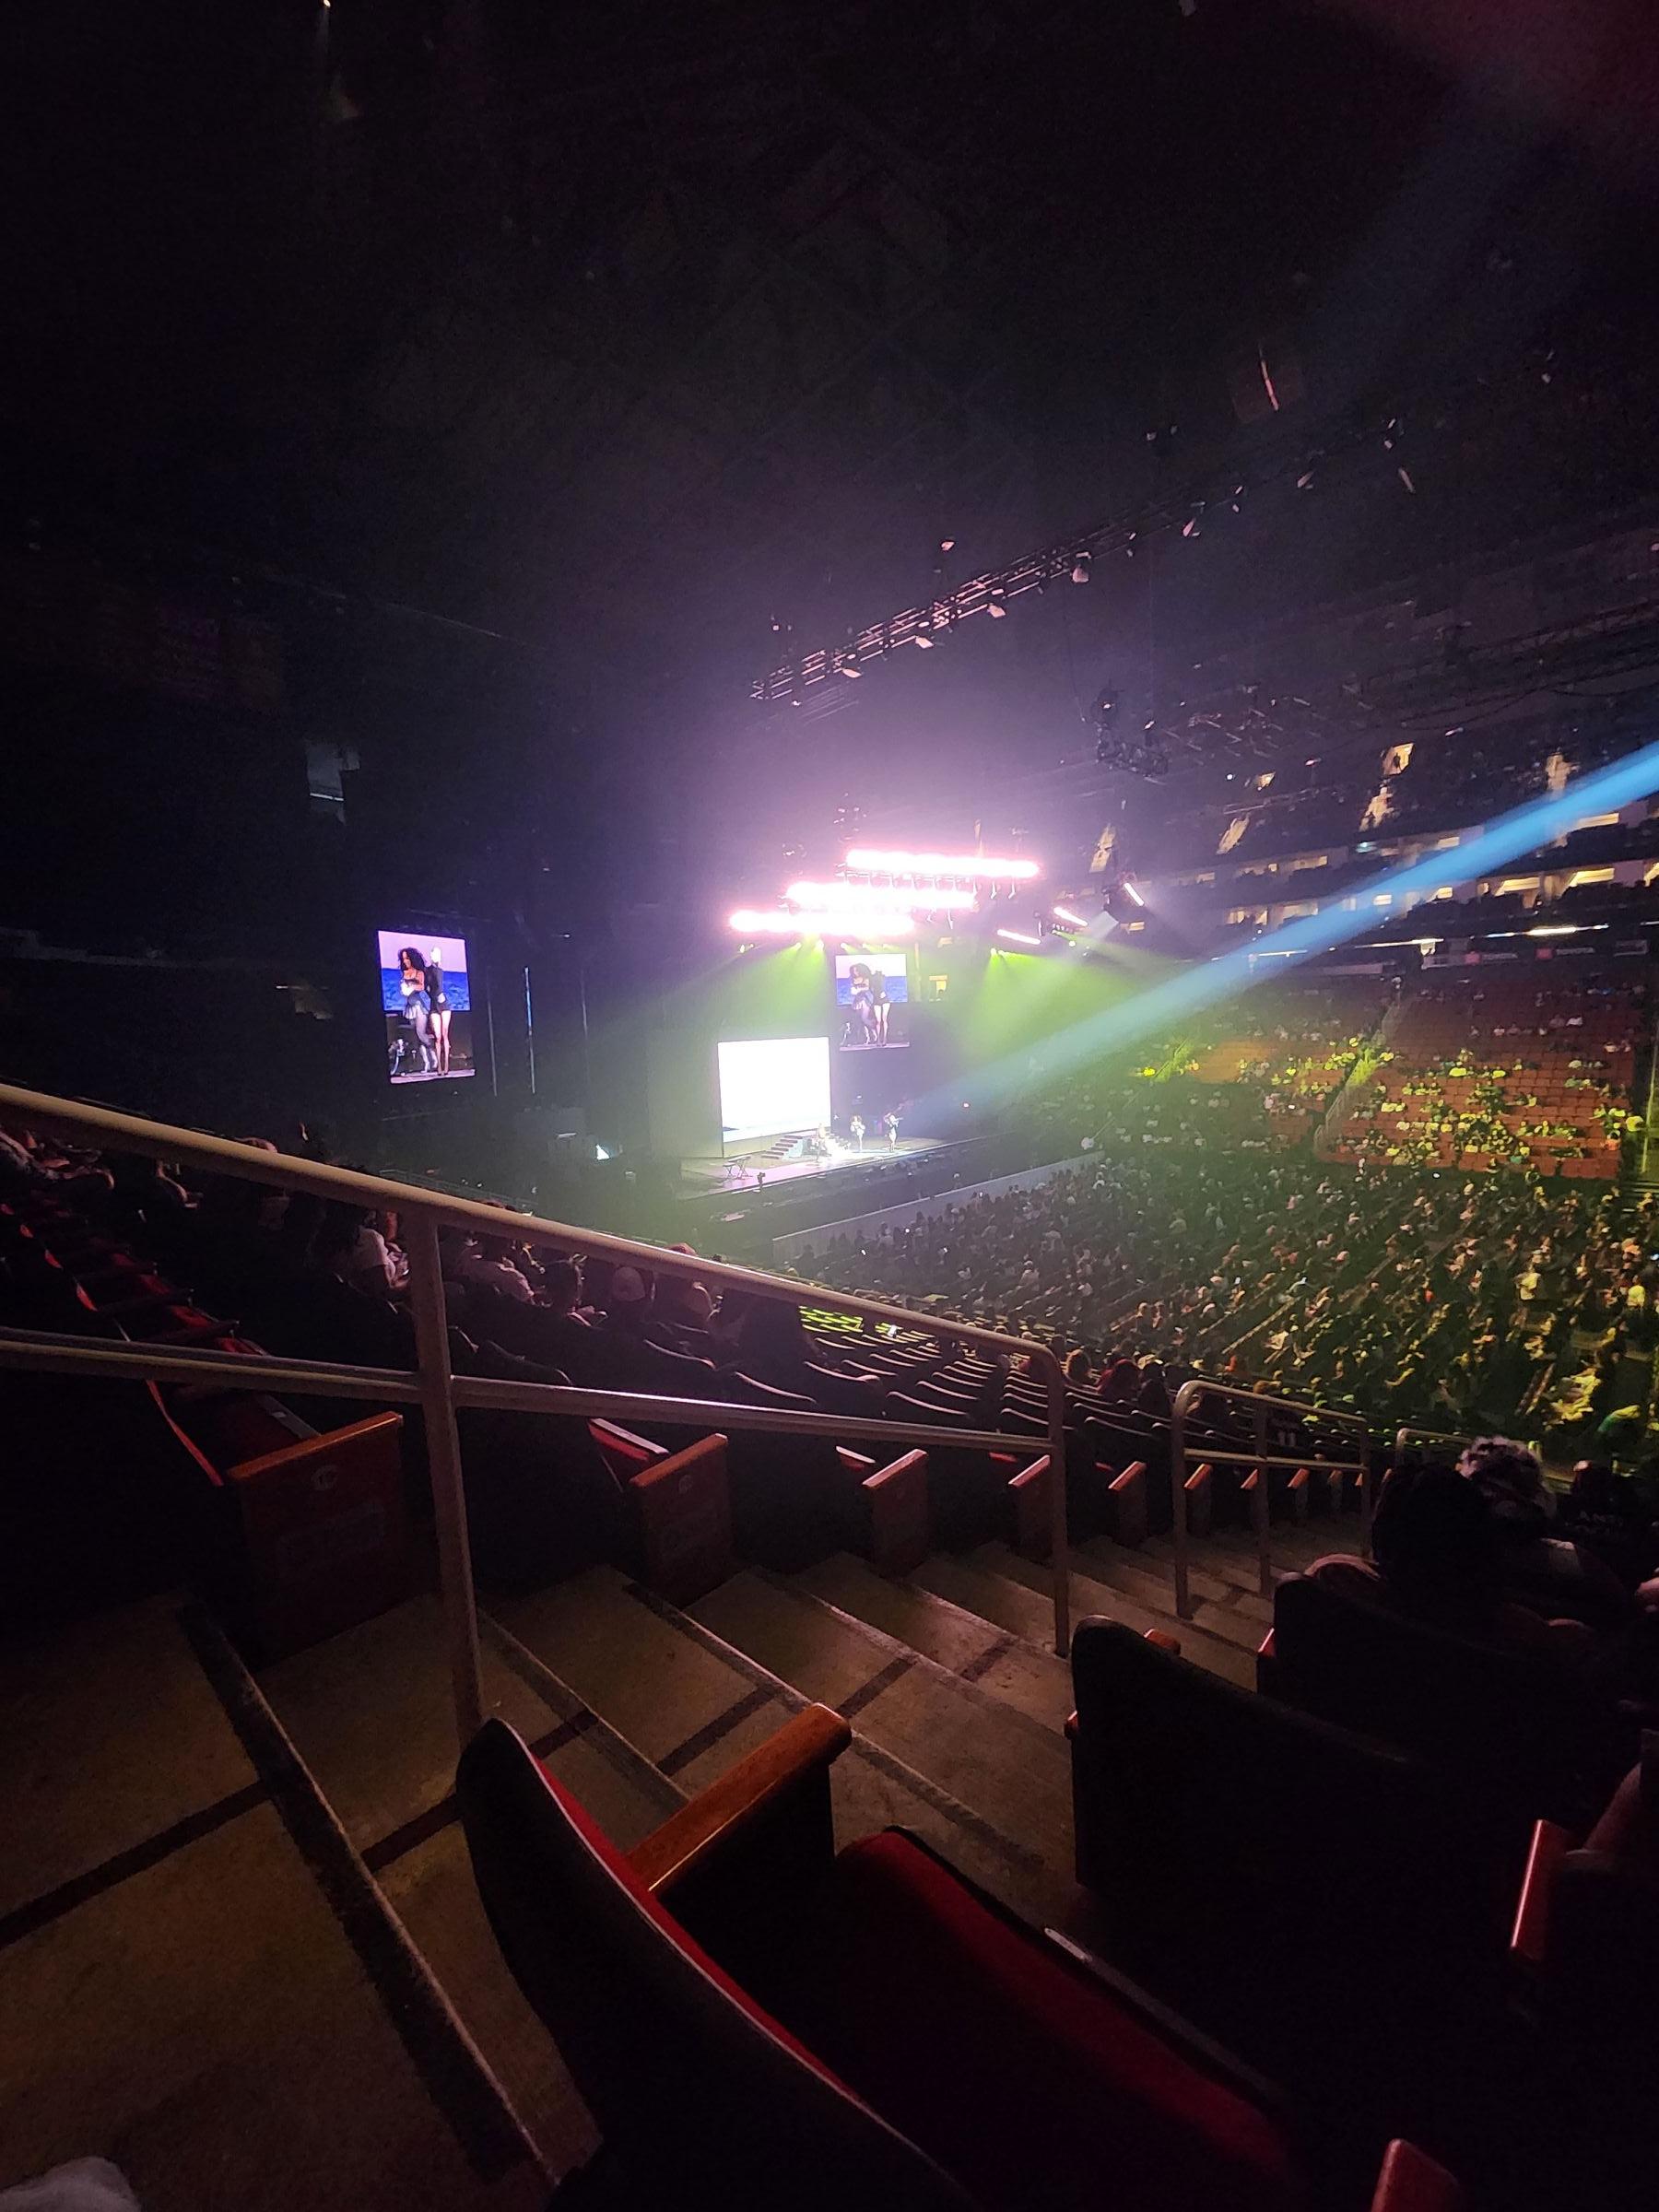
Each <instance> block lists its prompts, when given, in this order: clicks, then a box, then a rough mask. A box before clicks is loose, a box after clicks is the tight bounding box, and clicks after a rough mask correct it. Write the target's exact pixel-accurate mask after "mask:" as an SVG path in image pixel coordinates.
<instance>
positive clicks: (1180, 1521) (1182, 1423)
mask: <svg viewBox="0 0 1659 2212" xmlns="http://www.w3.org/2000/svg"><path fill="white" fill-rule="evenodd" d="M1192 1387H1193V1386H1192V1384H1191V1383H1190V1382H1183V1383H1182V1386H1181V1388H1180V1389H1179V1390H1178V1391H1177V1392H1176V1393H1175V1403H1174V1405H1173V1406H1172V1407H1171V1411H1170V1540H1171V1543H1172V1544H1173V1546H1174V1547H1175V1610H1176V1612H1177V1613H1179V1614H1180V1616H1181V1618H1182V1620H1191V1619H1192V1618H1193V1601H1192V1597H1191V1595H1190V1594H1189V1591H1188V1587H1187V1583H1188V1576H1187V1502H1186V1463H1187V1448H1186V1417H1187V1404H1188V1400H1187V1393H1188V1391H1190V1390H1191V1389H1192Z"/></svg>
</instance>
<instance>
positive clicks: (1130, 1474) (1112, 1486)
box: [1106, 1459, 1147, 1490]
mask: <svg viewBox="0 0 1659 2212" xmlns="http://www.w3.org/2000/svg"><path fill="white" fill-rule="evenodd" d="M1146 1471H1147V1463H1146V1461H1145V1460H1144V1459H1137V1460H1135V1461H1134V1462H1133V1463H1132V1464H1131V1465H1128V1466H1126V1467H1125V1468H1124V1471H1123V1473H1122V1474H1121V1475H1114V1476H1113V1477H1112V1480H1111V1481H1110V1482H1109V1483H1108V1484H1107V1486H1106V1487H1107V1488H1108V1489H1109V1490H1126V1489H1128V1488H1129V1487H1130V1485H1131V1484H1132V1483H1136V1482H1138V1481H1139V1480H1140V1478H1141V1477H1142V1476H1143V1475H1144V1474H1145V1473H1146Z"/></svg>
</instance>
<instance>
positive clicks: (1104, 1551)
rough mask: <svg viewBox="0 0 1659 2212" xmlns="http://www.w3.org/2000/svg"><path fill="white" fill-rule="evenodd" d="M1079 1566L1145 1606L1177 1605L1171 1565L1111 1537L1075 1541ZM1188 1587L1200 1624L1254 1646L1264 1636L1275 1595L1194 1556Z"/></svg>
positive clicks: (1170, 1607) (1171, 1609)
mask: <svg viewBox="0 0 1659 2212" xmlns="http://www.w3.org/2000/svg"><path fill="white" fill-rule="evenodd" d="M1073 1557H1074V1559H1075V1562H1076V1564H1077V1568H1078V1569H1079V1570H1080V1571H1081V1572H1083V1573H1084V1574H1088V1575H1092V1576H1093V1577H1094V1579H1095V1580H1096V1581H1097V1582H1102V1583H1108V1584H1109V1585H1110V1586H1111V1587H1112V1589H1114V1590H1121V1591H1122V1592H1123V1593H1124V1595H1125V1596H1126V1597H1133V1598H1135V1600H1137V1602H1138V1603H1140V1604H1142V1605H1145V1606H1149V1607H1150V1608H1151V1609H1152V1610H1153V1611H1154V1612H1168V1613H1170V1614H1171V1615H1173V1614H1174V1611H1175V1570H1174V1566H1173V1564H1172V1563H1171V1565H1169V1566H1168V1567H1166V1566H1164V1565H1163V1564H1162V1563H1161V1562H1154V1561H1150V1560H1146V1559H1139V1558H1138V1556H1137V1553H1136V1552H1135V1551H1128V1550H1125V1549H1124V1547H1123V1546H1122V1545H1121V1544H1113V1543H1112V1540H1111V1539H1110V1538H1109V1537H1106V1536H1094V1537H1091V1538H1089V1539H1088V1542H1086V1543H1083V1544H1079V1545H1078V1546H1077V1547H1076V1550H1075V1552H1074V1554H1073ZM1187 1592H1188V1595H1189V1596H1190V1597H1191V1598H1192V1599H1193V1601H1194V1604H1195V1606H1196V1608H1197V1609H1196V1611H1195V1612H1194V1616H1193V1618H1194V1620H1195V1621H1196V1623H1197V1624H1198V1626H1199V1627H1200V1628H1207V1629H1210V1630H1213V1631H1214V1632H1215V1633H1216V1634H1217V1635H1218V1636H1230V1637H1232V1638H1233V1639H1234V1640H1235V1641H1236V1640H1237V1639H1238V1638H1239V1637H1241V1636H1243V1637H1247V1638H1248V1639H1249V1640H1250V1648H1251V1650H1252V1651H1253V1650H1254V1649H1255V1647H1256V1645H1257V1644H1258V1643H1260V1641H1262V1631H1263V1630H1264V1629H1265V1628H1267V1627H1268V1626H1270V1625H1271V1623H1272V1620H1273V1601H1272V1599H1271V1598H1265V1597H1263V1596H1262V1595H1261V1594H1260V1593H1259V1591H1256V1590H1254V1589H1253V1588H1252V1589H1246V1588H1245V1587H1244V1586H1243V1584H1242V1583H1241V1582H1238V1581H1229V1580H1228V1579H1226V1578H1225V1577H1222V1576H1218V1575H1216V1574H1213V1573H1210V1572H1208V1571H1206V1568H1204V1567H1202V1566H1200V1565H1199V1564H1198V1563H1197V1562H1196V1560H1194V1562H1193V1564H1192V1566H1191V1568H1190V1570H1189V1572H1188V1576H1187Z"/></svg>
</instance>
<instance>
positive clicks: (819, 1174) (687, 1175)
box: [680, 1136, 943, 1198]
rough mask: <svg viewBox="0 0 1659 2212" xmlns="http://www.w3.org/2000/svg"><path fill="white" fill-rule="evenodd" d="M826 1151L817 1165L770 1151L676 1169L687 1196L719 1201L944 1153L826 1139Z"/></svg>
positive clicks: (921, 1140)
mask: <svg viewBox="0 0 1659 2212" xmlns="http://www.w3.org/2000/svg"><path fill="white" fill-rule="evenodd" d="M942 1149H943V1146H942V1141H941V1140H940V1139H939V1138H938V1137H933V1136H909V1137H905V1136H901V1137H900V1139H899V1142H898V1143H897V1144H896V1145H889V1144H888V1141H887V1139H886V1138H885V1137H881V1138H876V1137H866V1138H865V1142H864V1147H863V1149H862V1150H861V1149H860V1148H859V1147H857V1146H856V1145H845V1144H841V1143H840V1142H838V1141H837V1140H836V1139H835V1138H834V1137H831V1138H830V1152H829V1154H828V1156H827V1157H826V1158H824V1159H774V1158H773V1156H772V1153H771V1150H770V1149H762V1150H759V1151H755V1152H744V1153H740V1154H736V1155H734V1157H733V1158H732V1159H727V1160H724V1161H722V1160H718V1159H688V1160H683V1161H682V1162H681V1163H680V1173H681V1175H682V1176H683V1177H684V1179H685V1182H686V1183H687V1185H688V1190H689V1191H690V1193H691V1194H692V1195H694V1196H704V1197H710V1198H724V1197H726V1196H728V1195H729V1194H732V1193H734V1192H736V1191H756V1190H759V1189H761V1188H762V1187H764V1188H765V1189H767V1190H769V1191H770V1190H775V1189H778V1188H780V1187H782V1184H784V1183H797V1182H830V1181H831V1180H832V1179H833V1178H834V1177H835V1176H837V1175H850V1174H851V1173H852V1172H853V1171H854V1170H855V1169H858V1168H888V1167H893V1166H895V1165H896V1164H897V1163H898V1162H900V1161H901V1160H906V1159H922V1158H924V1156H925V1155H926V1154H927V1153H929V1152H937V1151H940V1150H942ZM762 1176H764V1177H765V1179H766V1180H765V1183H764V1186H763V1185H762V1183H761V1181H760V1178H761V1177H762Z"/></svg>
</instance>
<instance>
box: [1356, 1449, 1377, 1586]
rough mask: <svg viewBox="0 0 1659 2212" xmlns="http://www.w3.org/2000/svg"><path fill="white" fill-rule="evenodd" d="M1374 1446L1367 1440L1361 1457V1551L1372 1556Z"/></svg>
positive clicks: (1374, 1475) (1374, 1487) (1374, 1496)
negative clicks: (1372, 1463)
mask: <svg viewBox="0 0 1659 2212" xmlns="http://www.w3.org/2000/svg"><path fill="white" fill-rule="evenodd" d="M1374 1455H1375V1453H1374V1447H1373V1446H1372V1444H1371V1441H1369V1439H1368V1440H1367V1441H1366V1443H1365V1445H1364V1446H1363V1448H1362V1450H1361V1453H1360V1459H1359V1553H1360V1557H1361V1558H1362V1559H1370V1558H1371V1515H1372V1513H1373V1512H1375V1511H1376V1489H1377V1485H1376V1470H1375V1468H1374V1467H1373V1466H1372V1465H1371V1461H1372V1459H1373V1457H1374Z"/></svg>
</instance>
